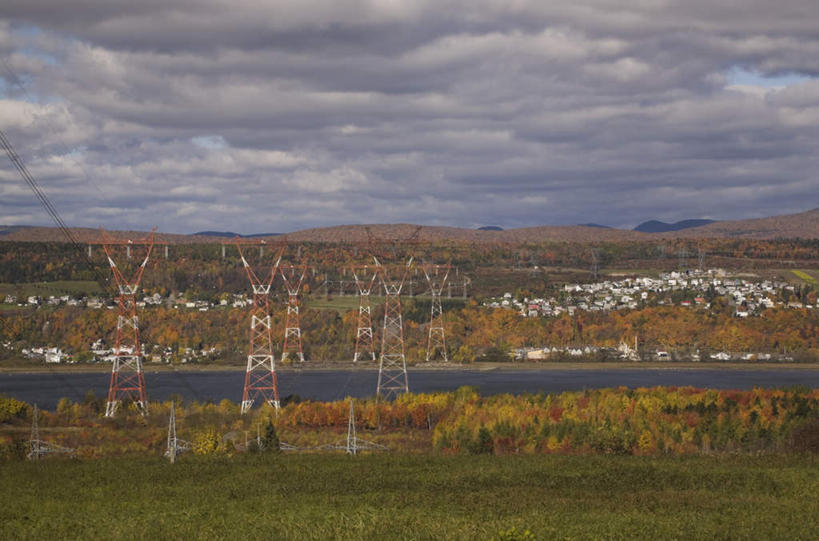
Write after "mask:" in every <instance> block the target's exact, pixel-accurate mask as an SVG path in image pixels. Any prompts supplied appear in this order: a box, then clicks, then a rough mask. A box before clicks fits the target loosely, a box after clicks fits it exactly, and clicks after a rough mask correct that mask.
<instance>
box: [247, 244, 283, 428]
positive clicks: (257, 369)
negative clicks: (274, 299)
mask: <svg viewBox="0 0 819 541" xmlns="http://www.w3.org/2000/svg"><path fill="white" fill-rule="evenodd" d="M242 244H257V245H259V253H260V254H262V250H263V247H264V244H265V242H264V241H263V240H262V241H244V242H243V241H241V239H240V238H239V237H236V247H237V248H238V249H239V257H241V259H242V265H244V268H245V271H246V272H247V277H248V280H250V285H251V286H252V288H253V306H252V308H251V310H250V346H249V348H248V352H247V370H246V372H245V387H244V391H243V393H242V413H247V412H248V411H250V408H252V407H253V403H254V402H255V401H256V400H257V399H259V400H263V401H265V402H267V403H268V404H271V405H273V406H274V407H276V408H277V409H278V407H279V384H278V380H277V378H276V363H275V360H274V358H273V333H272V329H271V327H270V325H271V321H270V289H271V287H272V286H273V280H274V279H275V278H276V274H277V273H278V270H279V264H280V263H281V254H282V252H284V244H282V246H281V248H280V249H279V252H278V254H277V256H276V258H275V259H274V261H275V263H273V264H272V265H271V266H270V272H269V273H268V272H266V271H267V267H266V266H265V273H264V274H262V275H261V277H260V275H258V274H257V273H256V271H254V270H253V267H252V266H251V265H250V264H249V263H248V262H247V259H246V258H245V255H244V253H243V252H242Z"/></svg>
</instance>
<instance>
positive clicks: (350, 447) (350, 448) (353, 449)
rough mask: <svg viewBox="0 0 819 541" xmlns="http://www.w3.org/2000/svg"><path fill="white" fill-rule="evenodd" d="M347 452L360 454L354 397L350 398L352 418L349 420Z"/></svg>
mask: <svg viewBox="0 0 819 541" xmlns="http://www.w3.org/2000/svg"><path fill="white" fill-rule="evenodd" d="M347 454H348V455H356V454H358V439H357V438H356V437H355V411H354V410H353V399H352V398H351V399H350V420H349V421H348V422H347Z"/></svg>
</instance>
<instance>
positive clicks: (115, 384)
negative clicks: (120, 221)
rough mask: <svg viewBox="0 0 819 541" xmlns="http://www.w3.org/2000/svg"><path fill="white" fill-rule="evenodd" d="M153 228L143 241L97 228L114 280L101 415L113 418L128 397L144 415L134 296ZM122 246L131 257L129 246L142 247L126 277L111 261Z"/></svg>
mask: <svg viewBox="0 0 819 541" xmlns="http://www.w3.org/2000/svg"><path fill="white" fill-rule="evenodd" d="M155 231H156V228H154V229H153V230H152V231H151V234H150V235H148V236H147V237H146V238H145V239H143V240H137V241H132V240H120V239H117V240H115V239H112V238H110V237H108V236H107V235H106V234H105V230H104V229H102V230H101V231H100V236H101V239H100V241H99V242H97V243H96V244H101V245H102V248H103V250H105V255H106V257H107V258H108V264H109V265H110V266H111V271H112V272H113V274H114V280H115V281H116V283H117V290H118V296H117V308H118V315H117V333H116V338H115V340H114V362H113V366H112V367H111V383H110V385H109V387H108V401H107V402H106V405H105V416H106V417H113V416H114V414H115V413H116V412H117V407H118V406H119V404H120V402H121V401H122V400H124V399H130V400H132V401H133V402H134V404H136V406H137V407H138V408H139V410H140V411H141V412H142V414H143V415H147V414H148V398H147V396H146V393H145V374H144V372H143V371H142V344H141V342H140V340H139V317H138V316H137V305H136V295H137V291H138V290H139V284H140V282H141V281H142V275H143V273H144V272H145V267H146V266H147V265H148V259H149V258H150V257H151V252H152V251H153V249H154V244H155V243H156V239H155V235H156V233H155ZM115 246H125V248H126V252H127V257H128V258H130V257H131V249H132V248H135V247H139V246H142V247H145V259H143V260H142V263H141V264H140V265H139V266H138V267H137V268H136V270H134V271H133V274H131V275H130V276H128V275H126V274H123V271H122V270H121V269H120V268H119V267H118V266H117V264H116V262H115V261H114V257H115V254H114V247H115Z"/></svg>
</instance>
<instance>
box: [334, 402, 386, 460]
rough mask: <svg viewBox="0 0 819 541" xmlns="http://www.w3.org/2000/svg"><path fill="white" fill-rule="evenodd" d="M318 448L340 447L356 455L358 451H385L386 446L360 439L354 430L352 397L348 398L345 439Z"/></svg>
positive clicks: (349, 453)
mask: <svg viewBox="0 0 819 541" xmlns="http://www.w3.org/2000/svg"><path fill="white" fill-rule="evenodd" d="M319 449H342V450H344V451H346V452H347V454H348V455H353V456H355V455H357V454H358V452H359V451H387V450H388V449H387V447H385V446H384V445H380V444H378V443H373V442H371V441H367V440H365V439H361V438H359V437H358V436H357V435H356V432H355V410H354V408H353V399H352V398H351V399H350V418H349V421H348V422H347V440H346V441H344V440H342V441H339V442H337V443H332V444H330V445H324V446H321V447H319Z"/></svg>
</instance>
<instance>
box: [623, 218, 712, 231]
mask: <svg viewBox="0 0 819 541" xmlns="http://www.w3.org/2000/svg"><path fill="white" fill-rule="evenodd" d="M714 222H716V220H682V221H680V222H675V223H673V224H667V223H665V222H661V221H659V220H649V221H647V222H643V223H641V224H640V225H638V226H637V227H635V228H634V230H635V231H640V232H641V233H668V232H669V231H680V230H682V229H690V228H692V227H701V226H703V225H708V224H712V223H714Z"/></svg>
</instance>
